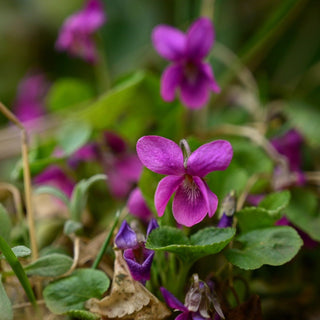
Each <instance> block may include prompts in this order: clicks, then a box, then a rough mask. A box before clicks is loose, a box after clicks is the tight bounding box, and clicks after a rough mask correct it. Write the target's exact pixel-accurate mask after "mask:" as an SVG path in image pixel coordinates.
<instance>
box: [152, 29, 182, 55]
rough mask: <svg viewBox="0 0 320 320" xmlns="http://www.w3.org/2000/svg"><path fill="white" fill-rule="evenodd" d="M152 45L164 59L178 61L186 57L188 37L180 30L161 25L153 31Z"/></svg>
mask: <svg viewBox="0 0 320 320" xmlns="http://www.w3.org/2000/svg"><path fill="white" fill-rule="evenodd" d="M152 43H153V46H154V47H155V49H156V50H157V51H158V53H159V54H160V55H161V56H162V57H163V58H165V59H168V60H171V61H177V60H180V59H181V58H182V57H183V56H184V52H185V45H186V36H185V34H184V33H183V32H181V31H180V30H178V29H175V28H173V27H170V26H167V25H159V26H157V27H155V28H154V29H153V31H152Z"/></svg>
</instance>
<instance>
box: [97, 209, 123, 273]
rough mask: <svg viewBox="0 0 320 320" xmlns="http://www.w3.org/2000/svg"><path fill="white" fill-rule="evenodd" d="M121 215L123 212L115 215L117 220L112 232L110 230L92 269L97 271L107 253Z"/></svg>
mask: <svg viewBox="0 0 320 320" xmlns="http://www.w3.org/2000/svg"><path fill="white" fill-rule="evenodd" d="M122 211H123V210H122ZM121 213H122V212H120V211H117V213H116V215H115V219H114V222H113V225H112V227H111V230H110V232H109V234H108V236H107V238H106V240H105V241H104V243H103V245H102V247H101V249H100V251H99V253H98V255H97V257H96V259H95V260H94V262H93V264H92V267H91V268H92V269H96V268H97V267H98V265H99V263H100V261H101V259H102V257H103V255H104V253H105V252H106V249H107V247H108V245H109V243H110V240H111V238H112V235H113V233H114V230H115V228H116V226H117V224H118V222H119V218H120V215H121Z"/></svg>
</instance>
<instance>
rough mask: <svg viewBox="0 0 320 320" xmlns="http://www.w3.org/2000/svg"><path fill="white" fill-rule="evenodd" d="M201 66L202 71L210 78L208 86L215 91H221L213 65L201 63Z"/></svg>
mask: <svg viewBox="0 0 320 320" xmlns="http://www.w3.org/2000/svg"><path fill="white" fill-rule="evenodd" d="M200 68H201V69H202V72H203V73H204V74H205V75H206V76H207V78H208V86H209V88H210V89H211V90H212V91H213V92H215V93H219V92H220V91H221V89H220V87H219V85H218V83H217V81H216V79H215V77H214V74H213V71H212V67H211V65H210V64H209V63H201V64H200Z"/></svg>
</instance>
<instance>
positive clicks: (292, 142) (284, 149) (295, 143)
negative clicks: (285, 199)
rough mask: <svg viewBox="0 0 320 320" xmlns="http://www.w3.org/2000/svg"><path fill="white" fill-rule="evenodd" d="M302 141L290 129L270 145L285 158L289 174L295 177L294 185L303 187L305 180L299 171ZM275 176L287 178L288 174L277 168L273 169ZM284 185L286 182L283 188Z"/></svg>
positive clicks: (297, 134)
mask: <svg viewBox="0 0 320 320" xmlns="http://www.w3.org/2000/svg"><path fill="white" fill-rule="evenodd" d="M303 141H304V140H303V137H302V136H301V134H300V133H299V132H298V131H297V130H295V129H291V130H289V131H288V132H286V133H285V134H284V135H283V136H280V137H277V138H274V139H272V140H271V143H272V145H273V146H274V148H275V149H276V150H277V151H278V152H279V153H280V154H281V155H283V156H285V157H286V159H287V161H288V165H289V170H290V172H291V173H293V174H294V175H295V179H294V180H295V184H296V185H303V184H304V183H305V178H304V175H303V172H302V170H301V165H302V160H301V147H302V144H303ZM275 176H279V177H280V178H281V176H288V173H284V172H283V169H282V168H281V167H280V166H279V167H276V168H275ZM284 178H285V177H284ZM287 180H288V184H290V178H289V179H287ZM285 184H286V181H284V186H285ZM280 187H281V181H280Z"/></svg>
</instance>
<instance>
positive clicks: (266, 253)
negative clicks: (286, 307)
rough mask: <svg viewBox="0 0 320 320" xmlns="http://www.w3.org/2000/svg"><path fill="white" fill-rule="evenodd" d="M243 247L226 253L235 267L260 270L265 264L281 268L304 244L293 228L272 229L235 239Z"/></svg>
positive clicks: (261, 230) (260, 230)
mask: <svg viewBox="0 0 320 320" xmlns="http://www.w3.org/2000/svg"><path fill="white" fill-rule="evenodd" d="M235 240H236V241H237V242H239V243H240V244H241V245H242V247H241V248H240V249H238V248H232V249H229V250H227V251H225V253H224V254H225V256H226V258H227V259H228V260H229V262H231V263H232V264H233V265H235V266H237V267H239V268H241V269H245V270H253V269H258V268H260V267H261V266H262V265H264V264H268V265H272V266H280V265H282V264H284V263H286V262H288V261H290V260H291V259H292V258H293V257H294V256H295V255H296V254H297V253H298V251H299V249H300V247H301V246H302V244H303V242H302V240H301V238H300V236H299V235H298V233H297V231H295V230H294V229H293V228H291V227H287V226H284V227H271V228H265V229H259V230H253V231H250V232H247V233H245V234H242V235H240V236H239V237H237V238H236V239H235Z"/></svg>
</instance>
